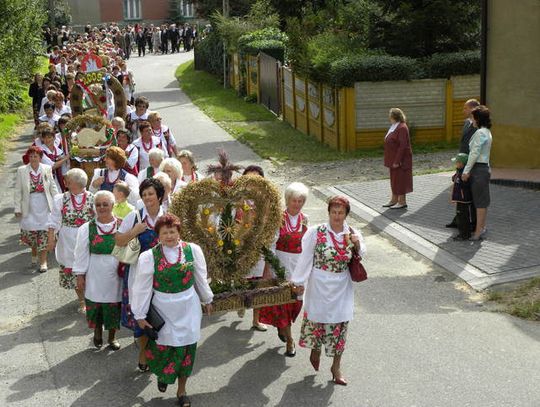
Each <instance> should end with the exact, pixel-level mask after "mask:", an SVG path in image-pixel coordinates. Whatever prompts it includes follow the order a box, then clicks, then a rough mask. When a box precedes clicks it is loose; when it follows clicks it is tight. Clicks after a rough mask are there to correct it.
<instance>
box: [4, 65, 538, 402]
mask: <svg viewBox="0 0 540 407" xmlns="http://www.w3.org/2000/svg"><path fill="white" fill-rule="evenodd" d="M191 57H192V55H191V54H187V55H186V54H180V55H179V54H176V55H174V56H171V55H169V56H150V55H147V56H146V57H145V58H136V57H135V58H133V59H132V60H130V61H129V65H130V67H131V69H133V71H134V72H135V76H136V79H137V84H138V92H139V93H140V94H144V95H145V96H147V97H148V98H149V99H150V101H151V108H152V109H155V110H159V111H160V113H161V114H162V115H163V117H164V122H165V123H166V124H168V125H169V126H170V127H171V128H172V129H173V131H174V134H175V135H176V137H177V140H178V142H179V144H180V146H181V147H187V148H190V149H192V150H194V151H195V153H196V154H197V156H198V158H199V159H201V160H202V161H203V162H204V163H206V162H208V161H209V160H210V159H212V158H213V157H214V156H215V149H216V147H219V146H224V147H225V148H226V149H227V150H228V151H229V152H230V153H231V156H232V157H233V159H234V160H237V161H240V162H242V163H244V164H247V163H252V162H258V161H259V160H258V159H257V156H256V155H255V154H254V153H253V152H252V151H251V150H249V149H248V148H246V147H245V146H243V145H241V144H239V143H237V142H236V141H234V140H233V139H232V138H231V137H229V136H228V135H227V134H226V133H225V132H224V131H223V130H222V129H220V128H219V127H218V126H216V125H215V124H213V123H212V122H211V121H210V120H208V119H207V118H206V117H205V116H204V115H203V114H202V113H201V112H199V111H198V110H197V109H196V108H195V107H194V106H193V105H192V104H191V103H190V102H189V100H188V99H187V98H186V97H185V95H183V93H181V92H180V91H179V90H178V88H177V82H176V80H175V79H174V77H173V73H174V70H175V68H176V66H177V65H178V64H180V63H181V62H183V61H186V60H187V59H188V58H191ZM29 140H30V138H29V137H28V136H26V137H22V138H21V139H20V141H19V142H18V143H14V145H13V147H14V150H13V152H12V153H10V154H9V156H8V162H7V165H6V167H5V168H3V170H2V172H3V176H2V177H0V190H2V191H3V193H2V195H1V197H0V201H1V207H0V216H1V222H2V229H3V230H2V234H1V235H0V264H1V267H0V292H1V297H0V298H1V300H0V301H1V303H0V304H1V307H0V353H1V358H0V406H4V405H10V406H40V407H48V406H99V407H101V406H141V405H148V406H167V405H174V390H172V389H171V390H169V392H168V393H166V394H165V395H163V394H161V393H159V392H158V391H157V389H156V382H155V378H154V377H152V376H151V375H150V374H148V373H147V374H140V373H138V372H137V369H136V361H137V356H136V355H137V350H136V348H135V346H134V345H133V340H132V338H131V337H130V335H129V332H128V331H126V330H125V329H124V330H122V331H121V338H120V342H121V344H122V349H121V350H119V351H118V352H115V353H112V352H109V351H107V350H102V351H96V350H94V349H93V348H92V346H91V331H90V330H89V329H88V328H87V327H86V324H85V321H84V319H83V317H82V316H81V315H80V314H77V312H76V301H75V300H74V293H72V292H67V291H65V290H63V289H60V288H59V287H58V282H57V280H58V276H57V269H56V268H53V267H51V269H50V271H49V272H48V273H46V274H43V275H41V274H38V273H36V272H34V271H32V270H30V269H29V268H28V267H27V264H28V263H29V256H28V254H27V250H26V249H25V248H23V247H21V246H18V244H17V237H16V234H17V231H18V225H17V223H16V222H15V220H14V218H13V209H12V188H13V171H14V170H15V168H16V167H17V165H19V164H18V163H19V160H20V156H21V151H22V150H23V149H24V147H25V146H26V145H28V143H29ZM265 168H268V169H269V168H270V166H269V165H265ZM276 181H277V182H278V183H279V182H280V181H281V180H276ZM306 212H307V213H308V214H309V215H310V218H311V222H312V223H313V224H314V223H317V222H322V221H324V220H325V207H324V203H323V202H321V201H319V200H317V199H316V198H315V197H310V198H309V201H308V204H307V206H306ZM353 224H354V225H356V226H357V227H360V228H361V230H362V232H363V233H364V235H365V237H366V241H367V245H368V256H367V258H366V267H367V269H368V271H369V273H370V278H369V280H368V281H367V282H365V283H362V284H359V285H356V287H355V290H356V312H355V320H354V321H353V322H352V323H351V324H350V332H349V338H348V344H347V350H346V352H345V354H344V358H343V370H344V373H345V375H346V377H347V378H348V380H349V382H350V384H349V386H347V387H339V386H334V385H333V384H332V383H331V382H330V378H331V375H330V372H329V368H330V361H329V360H326V359H325V360H323V361H322V365H321V371H320V372H318V373H317V374H315V372H314V371H313V370H312V369H311V366H310V365H309V362H308V355H309V352H308V351H307V350H304V349H298V355H297V357H296V358H293V359H288V358H285V357H283V355H282V353H283V347H282V344H281V342H280V341H279V339H278V338H277V335H276V334H275V331H273V330H272V331H269V332H267V333H259V332H254V331H252V330H250V318H249V316H250V312H248V313H247V314H246V317H244V319H240V318H238V317H237V315H236V313H229V314H226V315H219V316H218V315H216V316H212V317H209V318H205V319H204V322H203V325H204V327H203V333H202V340H201V342H200V343H199V350H198V356H197V361H196V368H195V374H194V376H193V377H192V378H191V379H190V380H189V383H188V392H189V394H190V395H191V396H192V401H193V405H194V406H208V407H213V406H227V405H234V406H254V407H256V406H330V405H332V406H340V407H405V406H410V407H412V406H417V407H420V406H422V407H438V406H441V407H443V406H444V407H464V406H471V407H488V406H491V407H503V406H508V407H537V406H540V386H539V385H538V383H540V342H539V339H540V325H539V324H538V323H530V322H525V321H521V320H518V319H516V318H512V317H509V316H507V315H504V314H497V313H491V312H488V311H487V310H486V307H485V306H484V305H482V304H481V303H478V301H477V299H476V298H475V293H474V292H472V291H470V290H469V289H468V288H467V287H466V286H464V285H463V284H462V283H461V282H459V281H457V280H455V278H454V277H453V276H452V275H450V274H448V273H446V272H445V271H443V270H441V269H439V268H437V267H434V266H433V265H431V264H430V263H429V262H427V261H426V260H425V259H423V258H421V257H420V256H418V255H416V254H414V253H412V252H409V251H408V250H407V249H405V248H402V247H400V245H399V243H396V242H392V241H390V240H388V239H387V238H386V237H385V236H384V235H382V234H377V233H373V232H371V231H370V229H369V227H367V226H366V225H364V224H359V223H357V222H353ZM52 265H54V263H52ZM52 265H51V266H52ZM299 328H300V324H299V323H298V322H297V324H296V325H295V327H294V332H295V335H296V337H298V331H299Z"/></svg>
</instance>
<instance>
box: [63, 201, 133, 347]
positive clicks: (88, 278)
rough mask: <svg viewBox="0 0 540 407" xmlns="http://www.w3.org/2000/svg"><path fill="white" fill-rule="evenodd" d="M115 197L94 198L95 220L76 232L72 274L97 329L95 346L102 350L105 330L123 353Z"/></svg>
mask: <svg viewBox="0 0 540 407" xmlns="http://www.w3.org/2000/svg"><path fill="white" fill-rule="evenodd" d="M113 205H114V195H113V194H112V192H109V191H98V192H97V193H96V194H95V195H94V206H95V209H96V217H95V218H94V219H92V220H91V221H90V222H87V223H85V224H84V225H82V226H81V227H80V228H79V230H78V232H77V244H76V246H75V262H74V264H73V274H74V275H76V276H77V288H78V289H79V290H80V291H82V292H84V297H85V301H86V320H87V321H88V326H89V327H90V328H92V329H94V346H95V347H96V348H98V349H100V348H101V347H102V346H103V328H105V329H106V330H108V331H109V337H108V341H107V342H108V344H109V348H110V349H112V350H118V349H120V343H118V341H117V340H116V338H115V336H116V331H117V330H118V329H120V304H121V300H122V280H121V278H120V277H119V276H118V260H117V259H116V258H115V257H114V256H112V254H111V253H112V250H113V248H114V236H115V234H116V230H117V228H118V221H117V219H116V218H115V217H114V216H113V213H112V209H113Z"/></svg>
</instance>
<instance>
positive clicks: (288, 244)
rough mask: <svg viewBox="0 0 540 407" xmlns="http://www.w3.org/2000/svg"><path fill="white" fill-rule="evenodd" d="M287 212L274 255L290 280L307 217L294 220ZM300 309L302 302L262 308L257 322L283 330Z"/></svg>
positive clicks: (299, 215)
mask: <svg viewBox="0 0 540 407" xmlns="http://www.w3.org/2000/svg"><path fill="white" fill-rule="evenodd" d="M291 218H293V217H292V216H290V215H289V214H288V213H287V211H285V212H284V213H283V223H282V226H281V228H280V229H279V237H278V240H277V241H276V250H275V251H276V255H277V257H278V258H279V260H280V262H281V264H282V266H283V267H284V268H285V270H286V271H285V277H286V279H287V280H290V278H291V274H292V272H293V271H294V267H295V266H296V262H297V260H298V256H299V255H300V253H302V237H303V236H304V234H305V233H306V231H307V229H308V228H307V223H308V222H307V217H306V216H305V215H304V214H303V213H299V214H298V215H297V216H295V217H294V218H295V219H294V220H291ZM301 309H302V300H297V301H296V302H293V303H290V304H284V305H274V306H271V307H263V308H261V310H260V314H259V315H260V316H259V321H260V322H262V323H264V324H269V325H272V326H275V327H276V328H285V327H287V326H289V325H291V324H292V323H293V322H294V321H296V318H297V317H298V314H300V311H301Z"/></svg>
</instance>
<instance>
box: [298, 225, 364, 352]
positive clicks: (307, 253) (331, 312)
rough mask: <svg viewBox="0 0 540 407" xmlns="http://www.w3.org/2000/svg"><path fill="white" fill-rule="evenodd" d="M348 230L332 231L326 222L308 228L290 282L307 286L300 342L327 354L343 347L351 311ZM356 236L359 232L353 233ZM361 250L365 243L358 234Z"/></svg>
mask: <svg viewBox="0 0 540 407" xmlns="http://www.w3.org/2000/svg"><path fill="white" fill-rule="evenodd" d="M348 233H350V229H349V227H348V226H347V225H346V224H345V225H344V229H343V232H341V233H335V232H333V231H332V230H331V229H330V227H329V226H328V225H327V224H323V225H320V226H317V227H315V228H310V229H309V230H308V232H307V233H306V234H305V235H304V238H303V239H302V249H303V251H302V255H301V257H300V259H299V261H298V264H297V266H296V268H295V271H294V273H293V277H292V281H293V283H295V284H298V285H306V282H307V287H306V294H305V311H304V318H303V321H302V328H301V334H300V340H299V345H300V346H301V347H305V348H311V349H314V350H317V351H320V350H321V348H322V346H323V345H324V347H325V353H326V355H327V356H329V357H333V356H339V355H341V354H342V353H343V351H344V350H345V342H346V337H347V328H348V324H349V321H350V320H351V319H352V316H353V310H354V291H353V287H352V280H351V277H350V273H349V267H348V265H349V262H350V260H351V257H352V247H351V246H350V245H347V244H346V240H345V235H346V234H348ZM356 233H357V234H358V235H359V232H356ZM359 238H360V251H361V253H360V254H361V255H363V253H364V251H365V246H364V244H363V239H362V237H361V235H359Z"/></svg>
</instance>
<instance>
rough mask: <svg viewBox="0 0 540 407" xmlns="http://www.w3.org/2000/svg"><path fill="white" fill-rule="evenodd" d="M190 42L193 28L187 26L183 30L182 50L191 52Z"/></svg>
mask: <svg viewBox="0 0 540 407" xmlns="http://www.w3.org/2000/svg"><path fill="white" fill-rule="evenodd" d="M192 40H193V28H191V26H189V25H188V26H187V27H186V28H185V30H184V49H185V50H186V51H188V52H189V51H190V50H191V44H192Z"/></svg>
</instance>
